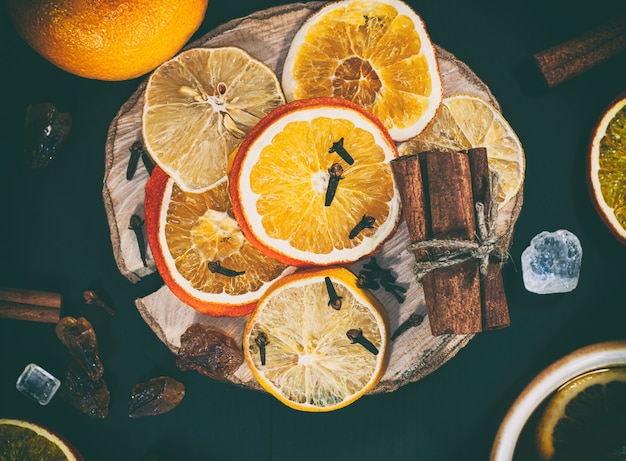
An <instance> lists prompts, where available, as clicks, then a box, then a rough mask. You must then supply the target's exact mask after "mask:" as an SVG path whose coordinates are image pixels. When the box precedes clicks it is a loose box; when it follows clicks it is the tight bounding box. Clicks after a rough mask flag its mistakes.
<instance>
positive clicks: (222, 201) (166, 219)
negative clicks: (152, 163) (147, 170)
mask: <svg viewBox="0 0 626 461" xmlns="http://www.w3.org/2000/svg"><path fill="white" fill-rule="evenodd" d="M144 210H145V221H146V234H147V236H148V242H149V244H150V249H151V250H152V254H153V256H154V261H155V263H156V266H157V269H158V271H159V274H160V275H161V277H162V278H163V280H164V282H165V283H166V284H167V286H168V287H169V288H170V289H171V290H172V292H173V293H174V294H175V295H176V296H177V297H178V298H179V299H181V300H182V301H183V302H185V303H186V304H188V305H189V306H191V307H193V308H194V309H196V310H197V311H199V312H201V313H203V314H207V315H211V316H225V317H236V316H242V315H246V314H249V313H250V312H251V311H252V309H253V308H254V306H255V304H256V301H257V300H258V299H259V297H260V296H261V295H262V294H263V292H264V291H265V290H267V288H268V287H269V285H270V284H271V283H272V282H273V281H274V280H276V279H277V278H279V277H281V276H282V275H284V274H286V273H288V272H290V271H293V268H289V267H286V266H285V265H284V264H281V263H279V262H278V261H274V260H272V259H270V258H269V257H267V256H265V255H264V254H263V253H262V252H260V251H259V250H257V249H256V248H255V247H254V246H253V245H251V244H250V243H249V242H248V241H247V240H246V238H245V237H244V235H243V234H242V232H241V230H240V229H239V226H238V225H237V222H236V221H235V218H234V217H233V215H232V207H231V203H230V198H229V196H228V186H227V184H226V182H225V181H222V182H221V183H218V184H217V185H216V186H214V187H213V188H211V189H209V190H207V191H205V192H201V193H191V192H184V191H183V190H182V189H181V188H180V187H178V185H177V184H176V183H175V182H174V181H173V180H172V179H171V178H170V177H169V176H167V174H165V173H164V172H163V170H161V169H160V168H158V167H157V168H155V169H154V171H153V172H152V175H151V177H150V179H149V180H148V183H147V184H146V199H145V204H144Z"/></svg>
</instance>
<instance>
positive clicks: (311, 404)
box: [243, 267, 389, 412]
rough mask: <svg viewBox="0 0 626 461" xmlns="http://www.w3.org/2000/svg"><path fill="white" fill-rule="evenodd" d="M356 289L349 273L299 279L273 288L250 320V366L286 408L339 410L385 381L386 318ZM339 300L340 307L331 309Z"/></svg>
mask: <svg viewBox="0 0 626 461" xmlns="http://www.w3.org/2000/svg"><path fill="white" fill-rule="evenodd" d="M356 282H357V278H356V276H355V275H354V274H353V273H352V272H350V271H349V270H348V269H345V268H342V267H331V268H323V269H320V268H316V269H309V270H307V271H301V272H296V273H295V274H291V275H288V276H286V277H284V278H282V279H280V280H278V281H277V282H276V283H275V284H274V285H272V287H271V288H270V290H268V291H267V293H266V294H265V295H264V296H263V297H262V298H261V300H259V303H258V306H257V309H256V310H255V311H254V312H253V314H252V315H251V316H250V318H249V319H248V322H247V323H246V328H245V331H244V338H243V349H244V356H245V359H246V361H247V363H248V365H249V366H250V369H251V370H252V373H253V374H254V376H255V377H256V379H257V380H258V382H259V383H260V384H261V386H263V388H265V389H266V390H267V391H268V392H269V393H271V394H272V395H273V396H274V397H276V398H277V399H278V400H280V401H281V402H283V403H284V404H285V405H287V406H289V407H291V408H295V409H297V410H302V411H315V412H320V411H331V410H336V409H339V408H342V407H345V406H346V405H349V404H350V403H352V402H354V401H356V400H357V399H359V398H360V397H361V396H363V395H364V394H365V393H366V392H368V391H369V390H371V389H372V388H373V387H374V386H375V385H376V384H377V383H378V382H379V380H380V378H381V377H382V375H383V374H384V372H385V370H386V366H387V361H388V345H389V342H388V326H387V325H388V320H387V313H386V311H385V309H384V307H383V306H382V305H381V304H380V303H379V302H378V300H377V299H376V298H375V297H374V296H373V295H372V294H371V293H370V292H369V291H367V290H366V289H363V288H359V287H358V286H357V283H356ZM334 296H339V297H340V298H341V299H340V305H337V304H336V303H334V304H333V303H332V302H331V299H332V298H333V297H334ZM337 307H339V308H337Z"/></svg>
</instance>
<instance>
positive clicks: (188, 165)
mask: <svg viewBox="0 0 626 461" xmlns="http://www.w3.org/2000/svg"><path fill="white" fill-rule="evenodd" d="M284 102H285V99H284V96H283V93H282V90H281V88H280V82H279V81H278V78H277V77H276V75H275V74H274V71H273V70H272V69H270V68H269V67H268V66H266V65H265V64H264V63H262V62H261V61H259V60H257V59H255V58H254V57H252V56H251V55H249V54H248V53H247V52H245V51H244V50H241V49H239V48H236V47H223V48H192V49H190V50H187V51H184V52H182V53H180V54H179V55H178V56H176V57H174V58H172V59H171V60H169V61H167V62H165V63H163V64H161V65H160V66H159V67H158V68H157V69H156V70H155V71H154V72H153V73H152V74H151V75H150V78H149V79H148V82H147V84H146V90H145V100H144V108H143V117H142V134H143V139H144V143H145V147H146V149H147V151H148V152H149V153H150V156H151V157H152V158H153V159H154V160H155V162H156V163H157V164H158V165H159V166H160V167H161V168H162V169H163V170H165V172H166V173H167V174H168V175H169V176H171V177H172V178H173V179H174V180H175V181H176V183H177V184H178V185H179V186H180V188H181V189H183V190H184V191H187V192H200V191H202V190H206V189H208V188H209V187H211V186H212V185H214V184H215V183H216V182H218V181H221V180H223V179H224V176H225V175H226V167H227V163H228V155H229V154H230V153H231V152H232V151H233V149H234V148H235V147H236V146H237V145H238V144H239V143H240V142H241V140H242V139H243V138H244V137H245V135H246V133H248V131H250V129H251V128H252V127H253V126H254V125H256V123H257V122H258V121H259V120H260V119H261V118H263V117H264V116H265V115H266V114H267V113H269V112H270V111H271V110H272V109H274V108H275V107H277V106H279V105H281V104H284Z"/></svg>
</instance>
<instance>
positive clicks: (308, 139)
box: [229, 98, 400, 266]
mask: <svg viewBox="0 0 626 461" xmlns="http://www.w3.org/2000/svg"><path fill="white" fill-rule="evenodd" d="M396 156H397V150H396V147H395V144H394V143H393V141H392V140H391V138H390V137H389V134H388V132H387V130H385V128H384V127H383V126H382V125H381V124H380V122H379V121H378V120H376V119H375V117H373V116H372V115H371V114H370V113H369V112H367V111H366V110H365V109H363V108H362V107H361V106H358V105H357V104H354V103H351V102H349V101H346V100H342V99H337V98H317V99H307V100H300V101H293V102H291V103H288V104H286V105H284V106H281V107H279V108H277V109H275V110H274V111H272V112H271V113H270V114H269V115H268V116H267V117H265V118H263V120H261V121H260V122H259V124H258V125H256V126H255V127H254V128H253V129H252V131H251V132H250V134H249V135H248V136H247V137H246V139H245V140H244V141H243V142H242V143H241V145H240V146H239V149H238V152H237V154H236V155H235V157H234V159H233V165H232V170H231V171H230V174H229V182H230V195H231V200H232V202H233V211H234V214H235V217H236V219H237V221H238V222H239V225H240V226H241V229H242V231H243V232H244V234H245V235H246V237H247V238H248V239H249V240H250V241H251V242H252V243H253V244H254V245H255V246H257V247H258V248H260V249H261V250H262V251H263V252H264V253H266V254H268V255H269V256H271V257H273V258H275V259H277V260H279V261H282V262H284V263H285V264H290V265H296V266H312V265H326V266H328V265H332V264H342V263H349V262H354V261H356V260H358V259H360V258H362V257H363V256H366V255H369V254H371V253H373V252H374V251H376V250H377V249H378V247H379V246H380V245H382V243H383V242H384V241H385V240H386V239H387V238H388V237H389V236H390V235H391V234H392V233H393V231H394V230H395V229H396V227H397V224H398V220H399V215H400V196H399V193H398V191H397V188H396V185H395V182H394V178H393V173H392V171H391V167H390V165H389V162H390V160H391V159H393V158H395V157H396ZM335 185H336V192H335V193H334V195H333V194H332V190H333V188H334V186H335ZM329 197H330V198H331V200H330V202H329V201H328V199H329ZM360 223H361V224H360ZM359 227H363V229H361V230H360V229H359Z"/></svg>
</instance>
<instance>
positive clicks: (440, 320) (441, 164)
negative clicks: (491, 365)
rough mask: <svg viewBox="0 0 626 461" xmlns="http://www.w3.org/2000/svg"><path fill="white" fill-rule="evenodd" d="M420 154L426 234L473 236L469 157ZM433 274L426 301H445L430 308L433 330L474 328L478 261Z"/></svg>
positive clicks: (477, 326) (461, 331) (476, 326)
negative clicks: (426, 204) (426, 209)
mask: <svg viewBox="0 0 626 461" xmlns="http://www.w3.org/2000/svg"><path fill="white" fill-rule="evenodd" d="M422 157H423V159H424V164H425V166H426V168H425V172H426V175H425V176H426V177H425V183H426V184H427V185H428V187H427V194H428V197H429V209H430V220H431V223H430V226H431V234H432V238H434V239H440V240H469V241H474V238H475V234H476V223H475V216H474V200H473V197H472V181H471V172H470V164H469V157H468V156H467V154H465V153H462V152H441V151H428V152H425V153H423V154H422ZM434 253H435V256H439V254H437V252H434ZM439 253H441V252H439ZM433 273H434V277H433V279H434V283H433V288H432V294H433V295H434V299H432V300H431V302H432V303H433V304H434V305H438V306H445V308H442V309H436V313H437V316H436V317H435V318H433V319H432V321H431V329H432V330H433V334H434V335H439V334H444V333H454V334H471V333H478V332H480V331H481V330H482V322H481V307H480V272H479V270H478V262H477V261H476V260H475V259H470V260H467V261H465V262H461V263H458V264H456V265H454V266H450V267H446V268H441V269H436V270H434V271H433ZM427 302H428V300H427Z"/></svg>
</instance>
